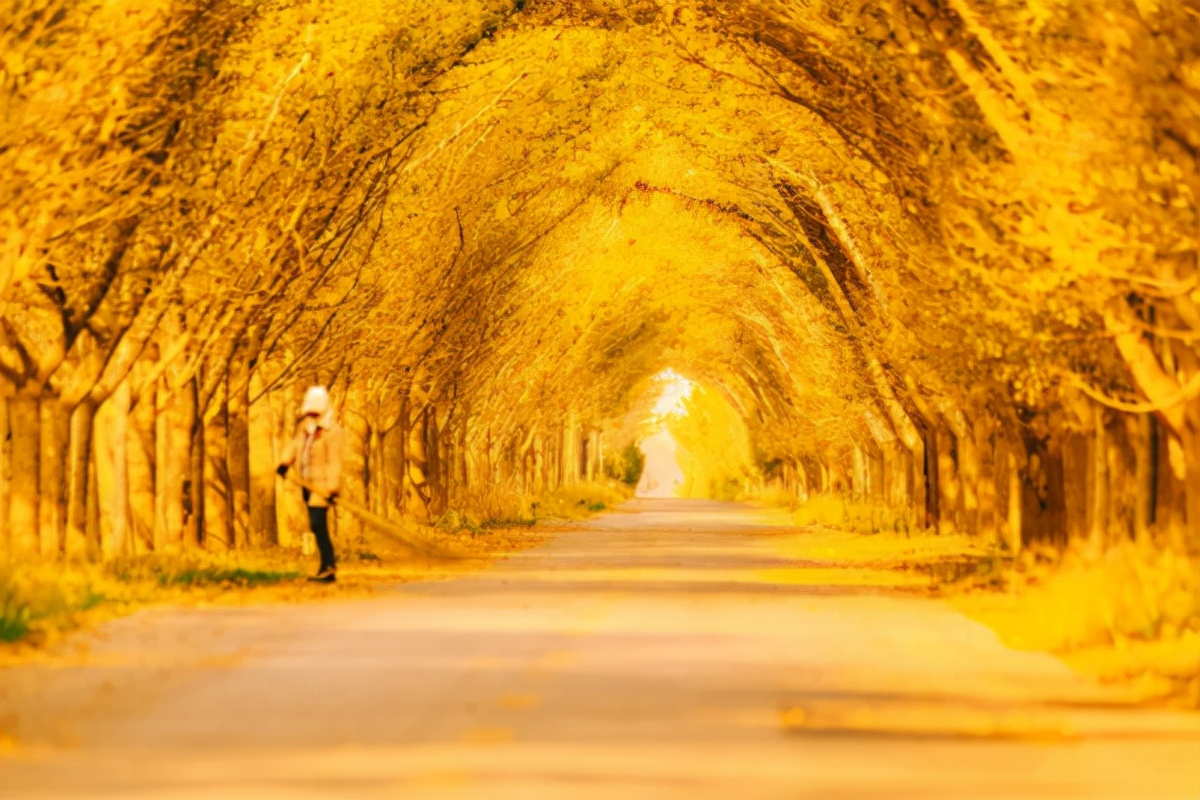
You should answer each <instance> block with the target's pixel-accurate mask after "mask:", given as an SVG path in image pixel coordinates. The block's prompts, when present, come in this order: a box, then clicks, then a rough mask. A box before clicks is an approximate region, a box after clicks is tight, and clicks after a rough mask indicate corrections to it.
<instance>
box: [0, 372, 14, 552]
mask: <svg viewBox="0 0 1200 800" xmlns="http://www.w3.org/2000/svg"><path fill="white" fill-rule="evenodd" d="M11 486H12V441H11V439H10V438H9V435H8V385H7V382H6V381H4V380H3V379H2V378H0V553H11V552H12V541H11V539H12V526H10V525H9V524H8V506H9V499H10V498H11V496H12V492H11V489H10V487H11Z"/></svg>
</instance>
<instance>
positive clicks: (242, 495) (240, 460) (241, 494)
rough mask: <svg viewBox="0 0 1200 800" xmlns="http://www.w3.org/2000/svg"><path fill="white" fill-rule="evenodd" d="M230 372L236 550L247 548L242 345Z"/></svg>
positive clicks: (229, 452)
mask: <svg viewBox="0 0 1200 800" xmlns="http://www.w3.org/2000/svg"><path fill="white" fill-rule="evenodd" d="M238 349H239V352H238V353H237V354H236V355H235V356H234V361H233V363H232V364H231V366H230V370H229V391H228V395H227V401H226V416H227V420H228V427H227V428H226V436H227V440H226V444H227V446H226V450H225V459H226V461H225V468H226V470H227V471H228V472H229V489H230V492H229V499H230V503H229V508H230V513H229V518H230V521H231V523H232V525H231V534H232V535H231V537H230V544H231V545H232V546H233V548H234V549H235V550H244V549H246V548H247V547H249V546H250V544H251V541H250V418H249V414H250V374H249V372H250V370H249V365H248V364H247V363H246V361H245V357H246V356H245V350H244V345H242V346H239V348H238Z"/></svg>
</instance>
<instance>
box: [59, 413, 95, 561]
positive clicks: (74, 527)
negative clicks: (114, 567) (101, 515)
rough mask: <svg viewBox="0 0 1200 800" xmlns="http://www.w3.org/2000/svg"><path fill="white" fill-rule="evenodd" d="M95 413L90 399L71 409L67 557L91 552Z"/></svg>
mask: <svg viewBox="0 0 1200 800" xmlns="http://www.w3.org/2000/svg"><path fill="white" fill-rule="evenodd" d="M95 416H96V409H95V406H93V405H92V402H91V400H87V399H85V400H83V401H82V402H81V403H80V404H79V405H78V406H76V407H75V410H74V411H73V412H72V413H71V422H70V445H69V446H68V448H67V450H68V452H67V535H66V543H65V548H64V553H63V554H64V555H65V556H67V557H76V556H86V555H88V554H89V545H88V490H89V487H90V485H91V464H92V459H91V454H92V428H93V425H94V423H95Z"/></svg>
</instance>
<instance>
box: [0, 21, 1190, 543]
mask: <svg viewBox="0 0 1200 800" xmlns="http://www.w3.org/2000/svg"><path fill="white" fill-rule="evenodd" d="M3 10H4V12H5V13H4V17H5V19H6V27H5V28H4V31H3V41H2V42H0V45H2V47H3V52H4V62H3V70H4V103H5V123H4V130H3V147H2V148H0V169H3V170H4V171H5V174H6V175H8V176H10V179H9V180H6V181H5V182H4V188H3V191H4V202H3V210H2V211H0V226H2V230H3V239H4V241H3V254H4V256H3V257H4V266H3V272H2V274H0V278H2V280H0V303H2V304H3V305H2V306H0V322H2V326H0V376H2V381H3V392H2V393H0V396H2V398H3V406H2V407H0V426H2V428H0V433H2V434H3V436H2V437H0V438H2V439H3V442H4V449H3V464H4V467H3V469H2V470H0V520H2V521H3V528H4V531H5V536H4V547H5V548H7V549H8V550H10V551H12V552H16V553H26V554H29V553H41V554H44V555H46V556H75V555H80V554H90V555H92V556H94V557H104V556H111V555H117V554H123V553H128V552H138V551H144V550H155V549H171V548H178V547H184V546H203V547H208V548H228V547H233V548H244V547H254V546H265V545H270V544H273V543H278V542H282V543H289V542H291V541H293V540H294V536H295V534H296V532H297V531H298V530H300V529H301V527H302V525H303V519H302V514H301V509H300V508H299V501H298V500H297V499H296V498H295V497H294V496H293V494H292V493H289V492H282V491H279V488H280V487H279V486H278V484H277V478H276V477H275V474H274V471H273V467H274V462H275V459H276V458H277V456H278V452H279V448H280V446H281V444H282V442H283V441H284V440H285V439H286V438H287V437H288V436H289V435H290V432H291V425H292V423H293V421H294V417H293V414H294V410H295V405H296V402H297V400H298V398H299V396H300V393H302V392H303V389H304V387H305V386H306V385H308V384H309V383H313V382H321V383H325V384H327V385H329V386H330V387H331V389H332V390H333V394H334V397H335V400H336V403H337V405H338V411H339V417H340V419H341V421H342V423H343V425H344V426H345V427H346V429H347V431H348V433H349V437H348V439H349V441H350V453H349V457H348V462H347V463H348V469H347V475H346V494H347V497H348V498H349V499H351V500H352V501H357V502H359V503H362V504H365V505H367V506H369V507H370V508H371V509H372V510H374V511H375V512H376V513H379V514H383V515H391V516H414V517H416V518H418V519H420V520H425V521H428V520H433V519H436V518H437V517H439V516H440V515H442V514H444V513H446V512H447V511H448V510H449V509H452V508H456V509H465V510H470V511H472V512H474V513H476V514H478V515H481V516H511V515H513V514H524V513H528V510H529V503H530V502H531V501H532V500H533V499H534V498H535V497H536V496H537V495H538V494H539V493H541V492H544V491H547V490H550V489H553V488H555V487H556V486H560V485H562V484H564V483H571V482H575V481H579V480H588V479H599V478H601V477H602V475H603V466H602V465H603V463H604V459H605V453H606V452H608V453H612V452H614V451H615V450H616V449H617V448H620V447H623V446H624V445H625V444H626V443H627V440H628V438H629V436H630V431H631V430H632V428H631V426H635V425H636V418H637V417H638V415H640V414H644V413H645V404H644V395H645V393H646V391H647V389H648V387H649V386H651V385H652V384H653V379H654V376H655V375H659V374H660V373H662V372H663V370H666V369H669V368H670V369H675V370H677V371H678V372H679V373H680V374H683V375H686V376H688V377H689V378H690V379H691V380H693V381H695V382H696V384H697V385H698V386H699V387H701V389H700V390H699V391H698V392H697V393H696V395H695V398H694V399H693V400H692V401H691V402H692V403H693V405H694V409H693V410H694V411H695V418H694V419H693V423H694V424H693V425H692V427H690V428H678V427H677V432H678V433H679V438H680V444H681V445H682V446H683V452H684V456H683V458H685V460H686V459H692V461H691V462H689V463H690V464H691V466H690V467H689V474H691V475H692V477H693V481H692V483H691V484H689V485H688V487H687V491H688V492H689V493H701V494H703V493H710V494H716V495H722V496H727V495H729V494H730V492H732V489H731V488H730V487H731V486H732V485H733V484H732V483H730V478H731V476H735V475H737V476H740V477H739V478H737V479H736V480H734V483H736V482H737V480H740V481H741V486H742V490H743V491H744V490H745V489H746V488H747V487H753V486H761V485H762V484H765V483H769V482H770V483H777V484H779V485H780V486H781V487H782V488H784V489H785V490H786V491H788V492H794V493H796V494H797V495H805V496H807V495H809V494H811V493H819V492H837V493H844V494H846V495H848V496H853V497H855V498H859V499H862V500H868V501H870V502H872V503H875V504H883V505H888V506H891V507H892V508H893V509H896V510H897V511H898V512H900V513H903V514H906V515H907V516H908V518H910V519H911V520H912V523H913V524H914V525H916V526H919V527H936V528H938V529H940V530H951V529H958V530H963V531H967V532H971V533H977V534H979V535H982V536H988V537H996V538H997V539H999V540H1000V541H1002V542H1003V543H1004V544H1005V546H1007V547H1008V548H1010V549H1014V550H1015V549H1019V548H1021V547H1022V546H1023V545H1024V544H1026V543H1028V542H1031V541H1035V540H1044V541H1049V542H1058V543H1061V542H1064V541H1066V540H1067V539H1068V538H1090V539H1092V540H1093V541H1095V542H1097V543H1098V544H1103V543H1106V542H1110V541H1115V540H1117V539H1121V538H1124V537H1129V536H1136V537H1141V538H1147V539H1148V538H1150V537H1152V536H1158V537H1159V540H1160V541H1161V542H1162V543H1164V545H1168V544H1169V545H1170V546H1174V547H1185V546H1186V547H1191V548H1195V547H1197V546H1200V491H1197V489H1196V487H1197V486H1200V359H1198V356H1197V349H1196V342H1197V339H1198V338H1200V285H1198V284H1197V280H1198V268H1197V251H1196V236H1197V224H1196V222H1197V221H1196V215H1195V209H1196V205H1195V197H1196V192H1197V191H1198V190H1200V182H1198V180H1197V173H1196V155H1195V154H1196V152H1197V148H1198V147H1200V138H1198V137H1200V133H1198V132H1197V128H1196V126H1194V125H1193V124H1190V123H1191V122H1194V119H1195V117H1196V115H1197V111H1198V110H1200V109H1198V107H1197V102H1196V99H1195V98H1196V93H1197V90H1198V89H1200V77H1198V76H1200V38H1198V36H1197V34H1196V27H1195V25H1194V24H1189V22H1191V23H1194V10H1190V9H1189V8H1188V7H1187V6H1186V5H1185V6H1176V5H1170V4H1136V5H1128V4H1121V3H1115V2H1110V1H1109V0H1070V1H1069V2H1062V3H1053V4H1050V3H1041V2H1034V3H1029V4H1011V5H1007V6H1002V7H997V6H995V5H994V4H990V3H983V2H980V1H979V0H950V2H947V3H940V4H933V3H925V2H906V3H893V2H882V3H869V4H868V3H851V4H849V5H847V4H844V3H830V2H823V0H813V2H808V3H794V2H784V1H783V0H779V1H778V2H748V1H746V2H743V1H742V0H735V1H734V2H728V3H721V4H711V3H704V2H699V0H661V1H660V2H643V3H637V4H628V3H609V2H601V0H571V1H568V0H543V1H542V2H535V1H528V2H499V0H477V1H476V2H467V3H455V4H440V3H426V2H418V0H371V2H369V3H367V4H365V5H364V4H361V3H358V4H348V3H339V2H333V0H271V2H266V3H244V2H238V1H237V0H189V2H171V3H165V2H164V3H158V4H154V3H151V4H146V3H141V2H133V0H117V1H116V2H107V3H100V2H70V1H69V0H43V1H42V2H30V3H25V2H16V0H8V2H6V3H5V4H4V5H3ZM1189 14H1191V15H1192V16H1189ZM631 415H632V416H631ZM730 415H734V416H732V417H731V416H730ZM631 420H633V421H632V422H631ZM706 426H707V427H706ZM714 426H715V427H714ZM718 428H719V430H717V429H718ZM706 430H707V431H709V433H708V434H697V432H698V431H700V432H702V431H706ZM730 430H736V431H737V435H736V436H735V437H733V440H731V441H735V442H736V443H737V445H736V447H734V446H733V445H731V446H730V447H725V448H721V449H720V453H719V454H718V453H716V452H715V451H713V450H712V449H711V447H712V446H714V445H713V442H717V441H722V439H721V436H723V435H724V434H726V433H728V432H729V431H730ZM693 434H695V435H697V436H699V437H700V438H699V439H696V440H693V441H683V440H686V439H688V437H689V436H692V435H693ZM706 448H708V449H706ZM735 450H736V452H735ZM718 455H721V456H728V457H729V458H728V459H726V461H728V463H723V462H722V461H721V459H720V458H717V456H718ZM735 456H736V457H735ZM343 523H344V524H343V530H342V535H344V534H345V533H346V530H347V529H350V530H352V529H353V524H352V523H349V522H348V521H343Z"/></svg>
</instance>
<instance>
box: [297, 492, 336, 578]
mask: <svg viewBox="0 0 1200 800" xmlns="http://www.w3.org/2000/svg"><path fill="white" fill-rule="evenodd" d="M304 499H305V500H306V501H307V500H308V491H307V490H305V492H304ZM308 527H309V528H311V529H312V532H313V536H315V537H317V552H319V553H320V554H321V569H320V570H319V571H320V572H324V571H325V570H327V569H328V570H334V569H337V558H336V557H335V556H334V555H333V540H332V539H330V538H329V509H328V508H324V507H319V506H309V507H308Z"/></svg>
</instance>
